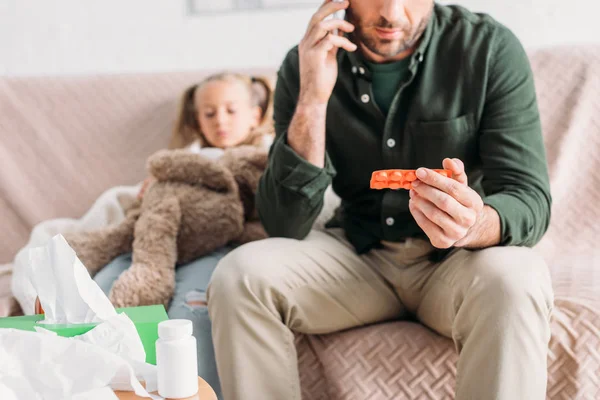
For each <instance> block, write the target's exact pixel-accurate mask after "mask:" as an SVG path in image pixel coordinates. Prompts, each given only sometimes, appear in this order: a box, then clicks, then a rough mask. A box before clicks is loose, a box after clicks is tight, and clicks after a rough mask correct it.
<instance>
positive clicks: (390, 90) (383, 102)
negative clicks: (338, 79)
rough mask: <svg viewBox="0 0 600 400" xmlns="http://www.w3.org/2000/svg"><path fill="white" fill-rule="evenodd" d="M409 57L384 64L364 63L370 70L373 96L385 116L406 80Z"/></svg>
mask: <svg viewBox="0 0 600 400" xmlns="http://www.w3.org/2000/svg"><path fill="white" fill-rule="evenodd" d="M410 61H411V57H406V58H405V59H403V60H400V61H395V62H392V63H386V64H375V63H371V62H365V64H367V66H368V67H369V69H371V74H372V75H371V76H372V80H373V81H372V86H373V96H374V97H375V102H377V105H378V106H379V108H380V109H381V111H382V112H383V114H384V115H387V113H388V111H389V110H390V107H391V105H392V101H393V100H394V96H396V93H398V89H399V88H400V85H401V84H402V83H403V82H404V81H405V80H406V79H407V78H408V73H409V72H410V71H409V69H408V67H409V65H410Z"/></svg>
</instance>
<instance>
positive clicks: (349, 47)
mask: <svg viewBox="0 0 600 400" xmlns="http://www.w3.org/2000/svg"><path fill="white" fill-rule="evenodd" d="M340 47H341V48H343V49H345V50H346V51H350V52H352V51H355V50H356V45H355V44H354V43H352V42H351V41H349V40H348V38H345V37H343V36H336V35H332V34H329V35H327V36H326V37H325V38H324V39H323V40H321V42H319V44H318V45H317V46H316V47H315V49H319V48H322V49H324V50H325V51H330V50H332V49H334V48H340Z"/></svg>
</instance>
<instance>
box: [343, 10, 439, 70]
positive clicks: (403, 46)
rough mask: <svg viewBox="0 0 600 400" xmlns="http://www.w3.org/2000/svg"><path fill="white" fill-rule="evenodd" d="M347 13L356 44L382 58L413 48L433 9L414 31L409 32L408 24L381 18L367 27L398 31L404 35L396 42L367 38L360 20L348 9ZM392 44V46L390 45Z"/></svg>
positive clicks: (372, 37)
mask: <svg viewBox="0 0 600 400" xmlns="http://www.w3.org/2000/svg"><path fill="white" fill-rule="evenodd" d="M347 13H348V21H349V22H350V23H352V24H353V25H354V26H355V27H356V29H355V31H354V32H353V34H352V36H353V37H354V40H355V41H356V44H359V43H362V44H363V45H364V46H365V47H366V48H367V49H369V50H370V51H371V52H372V53H374V54H377V55H378V56H382V57H390V58H391V57H394V56H397V55H398V54H400V53H402V52H404V51H406V50H408V49H411V48H413V47H414V46H415V45H416V44H417V42H418V41H419V40H420V39H421V36H423V32H425V29H426V28H427V24H428V23H429V20H430V19H431V16H432V14H433V7H432V8H431V10H430V11H429V13H428V15H427V16H426V17H425V18H423V19H422V20H421V22H420V23H419V25H418V26H417V27H416V29H413V30H412V31H411V26H410V25H409V24H402V23H400V24H399V23H392V22H389V21H388V20H386V19H385V18H383V17H381V18H380V19H379V21H377V23H376V24H374V25H372V26H369V28H370V27H374V28H383V29H400V30H401V31H402V32H403V33H404V35H403V38H402V39H398V40H389V39H379V38H377V37H375V36H374V35H373V36H368V35H365V33H364V28H365V27H364V26H363V23H362V21H361V20H360V19H358V18H357V17H356V16H355V15H354V14H352V9H351V8H349V9H348V10H347ZM392 44H393V45H392Z"/></svg>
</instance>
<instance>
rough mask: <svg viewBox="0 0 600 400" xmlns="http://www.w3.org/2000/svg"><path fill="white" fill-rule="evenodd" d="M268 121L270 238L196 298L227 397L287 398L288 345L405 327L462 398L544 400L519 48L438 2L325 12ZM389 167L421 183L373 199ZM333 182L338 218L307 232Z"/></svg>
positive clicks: (541, 311)
mask: <svg viewBox="0 0 600 400" xmlns="http://www.w3.org/2000/svg"><path fill="white" fill-rule="evenodd" d="M348 6H349V7H348ZM341 9H346V12H347V14H346V15H347V18H346V20H347V21H341V20H335V19H334V20H329V19H326V17H327V16H328V15H330V14H332V13H333V12H335V11H337V10H341ZM336 29H337V30H338V31H337V32H339V34H338V35H335V34H333V33H332V32H335V30H336ZM274 112H275V115H274V116H275V124H276V131H277V138H276V140H275V142H274V144H273V146H272V148H271V152H270V164H269V167H268V169H267V171H266V172H265V174H264V176H263V178H262V181H261V183H260V188H259V193H258V196H257V207H258V210H259V213H260V215H261V218H262V221H263V224H264V226H265V228H266V230H267V231H268V233H269V234H270V235H271V236H273V237H272V238H269V239H267V240H264V241H260V242H255V243H251V244H249V245H246V246H243V247H241V248H239V249H238V250H236V251H234V252H233V253H231V254H230V255H229V256H227V257H226V258H224V259H223V260H222V262H221V265H219V267H218V268H217V271H216V272H215V274H214V276H213V281H212V285H211V287H210V289H209V296H210V300H209V309H210V315H211V318H212V320H213V334H214V335H213V336H214V338H215V348H216V354H217V363H218V368H219V374H220V376H221V379H222V383H223V392H224V394H225V399H226V400H236V399H245V400H247V399H273V400H275V399H276V400H284V399H285V400H293V399H300V384H299V378H298V369H297V357H296V352H295V348H294V342H293V332H302V333H308V334H320V333H321V334H322V333H329V332H334V331H338V330H342V329H348V328H352V327H356V326H360V325H364V324H370V323H376V322H381V321H387V320H391V319H398V318H403V317H405V316H407V315H414V316H415V317H416V318H417V319H418V320H419V321H420V322H422V323H423V324H424V325H426V326H428V327H430V328H431V329H433V330H434V331H436V332H438V333H439V334H441V335H444V336H447V337H449V338H452V339H453V340H454V342H455V344H456V347H457V349H458V351H459V352H460V358H459V362H458V374H457V375H458V376H457V386H456V398H457V399H460V400H466V399H486V400H491V399H502V400H514V399H528V400H533V399H544V398H545V390H546V367H547V366H546V357H547V348H548V341H549V339H550V326H549V319H550V313H551V309H552V304H553V293H552V287H551V282H550V277H549V272H548V269H547V266H546V265H545V264H544V262H543V261H542V259H541V257H539V256H538V255H536V253H535V252H534V251H533V250H532V249H531V247H532V246H533V245H534V244H536V243H537V242H538V241H539V239H540V238H541V236H542V235H543V234H544V233H545V231H546V229H547V227H548V224H549V219H550V205H551V197H550V191H549V179H548V174H547V165H546V159H545V152H544V147H543V141H542V135H541V128H540V120H539V114H538V109H537V102H536V96H535V89H534V81H533V77H532V72H531V70H530V66H529V64H528V59H527V56H526V54H525V52H524V51H523V48H522V46H521V44H520V43H519V41H518V40H517V38H516V37H515V36H514V35H513V34H512V33H511V32H510V31H509V30H508V29H507V28H505V27H503V26H501V25H500V24H499V23H497V22H495V21H494V20H493V19H492V18H490V17H488V16H484V15H476V14H473V13H470V12H468V11H467V10H465V9H463V8H459V7H446V6H440V5H435V4H434V3H433V0H351V3H350V5H349V3H348V2H344V3H333V2H331V1H326V2H325V3H324V4H323V6H322V7H321V8H320V9H319V10H318V11H317V13H316V14H315V15H314V17H313V18H312V20H311V21H310V24H309V26H308V29H307V31H306V35H305V36H304V38H303V39H302V41H301V43H300V44H299V46H298V47H297V48H294V49H293V50H291V51H290V53H289V54H288V55H287V57H286V59H285V61H284V62H283V65H282V67H281V69H280V71H279V75H278V83H277V88H276V94H275V111H274ZM440 166H443V167H444V168H446V169H449V170H451V171H452V173H453V176H452V177H451V178H446V177H443V176H441V175H439V174H437V173H435V172H433V171H431V169H430V168H440ZM390 168H402V169H413V168H414V169H416V168H418V169H419V172H418V177H419V180H418V184H415V185H413V188H412V189H411V190H410V191H407V190H396V191H394V190H371V189H370V188H369V180H370V176H371V173H372V172H373V171H374V170H379V169H390ZM330 183H332V184H333V188H334V190H335V192H336V193H337V194H338V195H339V196H340V197H341V199H342V203H341V206H340V207H339V209H338V210H337V212H336V215H335V217H334V218H333V220H332V221H330V222H329V224H328V229H327V232H325V233H324V232H318V231H311V228H312V225H313V222H314V221H315V219H316V217H317V216H318V214H319V212H320V211H321V210H322V207H323V198H324V193H325V190H326V188H327V187H328V185H329V184H330ZM399 345H400V344H399Z"/></svg>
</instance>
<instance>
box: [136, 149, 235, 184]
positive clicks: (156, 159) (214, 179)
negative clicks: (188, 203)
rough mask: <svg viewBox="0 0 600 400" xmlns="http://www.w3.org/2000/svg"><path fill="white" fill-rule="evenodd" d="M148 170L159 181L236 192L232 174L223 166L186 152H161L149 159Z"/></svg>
mask: <svg viewBox="0 0 600 400" xmlns="http://www.w3.org/2000/svg"><path fill="white" fill-rule="evenodd" d="M148 169H149V171H150V173H151V174H152V175H153V176H154V177H155V178H156V179H157V180H158V181H170V182H182V183H187V184H190V185H199V184H202V185H205V186H208V187H210V188H212V189H215V190H235V188H236V187H237V185H236V182H235V179H234V178H233V175H232V173H231V172H230V171H229V170H228V169H227V168H226V167H225V166H223V165H221V164H220V163H218V162H215V161H214V160H210V159H208V158H205V157H203V156H202V155H200V154H194V153H189V152H186V151H184V150H161V151H158V152H156V153H155V154H154V155H152V156H151V157H150V158H149V159H148Z"/></svg>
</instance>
